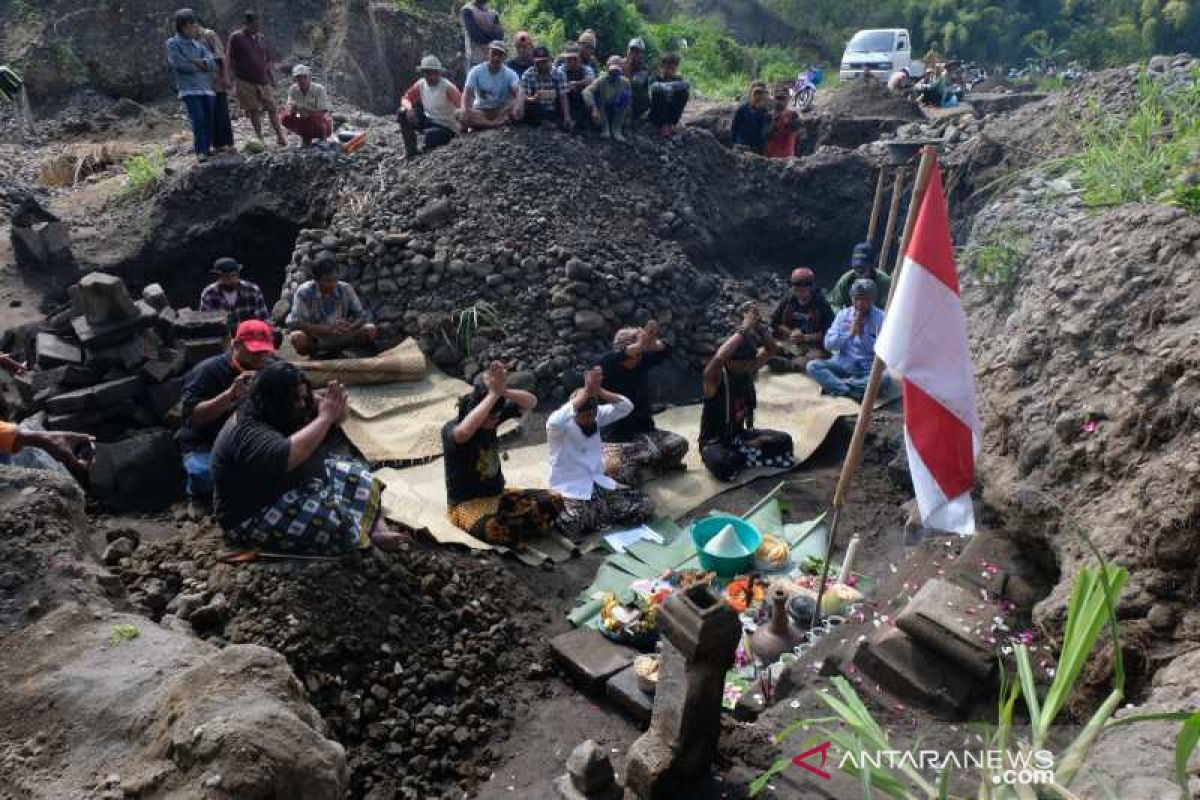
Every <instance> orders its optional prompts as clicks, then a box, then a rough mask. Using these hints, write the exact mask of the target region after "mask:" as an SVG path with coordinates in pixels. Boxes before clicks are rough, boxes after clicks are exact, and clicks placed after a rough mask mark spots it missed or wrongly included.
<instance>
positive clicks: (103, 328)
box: [71, 303, 156, 348]
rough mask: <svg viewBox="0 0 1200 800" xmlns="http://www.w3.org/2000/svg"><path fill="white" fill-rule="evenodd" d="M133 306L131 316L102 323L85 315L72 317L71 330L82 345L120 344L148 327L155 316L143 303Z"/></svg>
mask: <svg viewBox="0 0 1200 800" xmlns="http://www.w3.org/2000/svg"><path fill="white" fill-rule="evenodd" d="M133 308H134V315H133V316H131V317H129V318H127V319H123V320H120V321H118V322H113V323H109V324H104V325H96V324H94V323H92V322H91V321H90V320H88V318H87V317H86V316H79V317H74V318H73V319H72V320H71V330H72V331H73V332H74V333H75V336H76V338H78V339H79V341H80V342H82V343H83V346H84V347H88V348H104V347H113V346H116V345H120V344H122V343H124V342H127V341H128V340H129V339H131V338H132V337H133V336H134V334H135V333H136V332H137V331H139V330H141V329H142V328H148V327H150V325H152V324H153V323H154V320H155V318H156V317H155V314H154V311H153V309H151V308H150V306H148V305H145V304H144V303H143V304H139V305H135V306H134V307H133Z"/></svg>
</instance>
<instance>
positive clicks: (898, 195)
mask: <svg viewBox="0 0 1200 800" xmlns="http://www.w3.org/2000/svg"><path fill="white" fill-rule="evenodd" d="M907 180H908V168H907V167H900V168H899V169H897V170H896V180H895V182H894V183H893V184H892V204H891V206H890V207H889V208H888V218H887V225H885V226H884V228H883V245H882V246H881V247H880V248H879V263H878V264H877V268H878V269H879V271H880V272H886V271H887V262H888V254H889V253H890V252H891V249H892V239H894V238H895V237H896V218H897V217H899V216H900V200H901V199H902V198H903V197H904V184H905V183H906V182H907Z"/></svg>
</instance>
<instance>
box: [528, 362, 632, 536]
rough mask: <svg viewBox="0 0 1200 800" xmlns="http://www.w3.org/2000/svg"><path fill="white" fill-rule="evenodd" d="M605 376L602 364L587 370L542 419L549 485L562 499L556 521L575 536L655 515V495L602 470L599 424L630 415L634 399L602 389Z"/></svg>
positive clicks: (630, 523) (612, 421)
mask: <svg viewBox="0 0 1200 800" xmlns="http://www.w3.org/2000/svg"><path fill="white" fill-rule="evenodd" d="M603 382H604V372H603V371H602V370H601V369H600V368H598V367H597V368H595V369H592V370H589V371H588V372H587V373H586V374H585V375H584V378H583V388H582V389H579V390H577V391H576V392H575V393H574V394H573V395H572V396H571V399H570V400H569V401H567V402H566V403H564V404H563V406H562V407H561V408H559V409H558V410H557V411H555V412H554V413H553V414H551V415H550V418H549V419H548V420H546V434H547V441H548V444H549V447H550V489H551V490H552V491H555V492H558V493H559V494H560V495H562V498H563V502H564V505H565V508H564V509H563V512H562V514H560V515H559V517H558V520H557V522H556V524H557V525H558V528H559V530H561V531H562V532H563V533H564V534H565V535H566V536H568V537H571V538H573V539H582V538H583V537H585V536H587V535H588V534H589V533H593V532H595V531H600V530H603V529H605V528H609V527H612V526H615V525H630V526H632V525H639V524H641V523H643V522H646V521H647V520H649V519H651V518H652V517H653V515H654V501H653V500H651V499H650V498H649V497H647V496H646V495H645V494H644V493H642V492H640V491H638V490H636V489H630V488H628V487H625V486H622V485H621V484H619V483H617V482H616V481H614V480H613V479H612V478H610V477H608V475H606V474H605V473H604V457H603V449H602V448H603V442H602V441H601V439H600V428H601V427H602V426H604V425H610V424H612V423H614V422H616V421H617V420H619V419H621V418H622V417H625V416H628V415H629V413H630V412H631V411H633V403H632V402H630V400H629V399H628V398H626V397H622V396H621V395H619V394H615V393H613V392H609V391H606V390H605V389H604V387H603Z"/></svg>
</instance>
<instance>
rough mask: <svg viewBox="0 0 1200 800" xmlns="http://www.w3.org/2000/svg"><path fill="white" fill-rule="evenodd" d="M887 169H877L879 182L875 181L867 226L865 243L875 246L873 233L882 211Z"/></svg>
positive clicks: (877, 227)
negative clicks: (873, 196)
mask: <svg viewBox="0 0 1200 800" xmlns="http://www.w3.org/2000/svg"><path fill="white" fill-rule="evenodd" d="M887 171H888V169H887V167H886V166H883V167H880V168H879V180H877V181H875V199H874V200H872V201H871V221H870V222H869V223H868V224H867V241H868V242H870V243H871V247H874V246H875V233H876V232H877V231H878V230H879V214H880V212H882V211H883V186H884V183H885V182H886V180H887Z"/></svg>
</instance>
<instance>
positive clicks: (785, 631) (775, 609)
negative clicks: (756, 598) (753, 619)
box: [750, 586, 804, 664]
mask: <svg viewBox="0 0 1200 800" xmlns="http://www.w3.org/2000/svg"><path fill="white" fill-rule="evenodd" d="M767 600H768V601H769V602H770V604H771V619H770V621H769V622H767V624H766V625H760V626H759V627H758V630H756V631H755V632H754V635H753V636H751V637H750V650H751V651H752V652H753V653H754V655H755V657H756V658H758V660H759V661H761V662H762V663H764V664H774V663H775V662H776V661H778V660H779V657H780V656H781V655H783V654H784V653H786V652H788V651H790V650H791V649H792V648H794V647H795V646H796V645H798V644H799V643H800V642H801V641H803V640H804V631H802V630H801V629H800V628H799V627H798V626H796V625H793V624H792V623H791V620H790V619H789V618H788V612H787V602H788V596H787V592H785V591H784V590H783V589H782V588H781V587H779V586H772V587H771V589H770V590H769V592H768V594H767Z"/></svg>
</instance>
